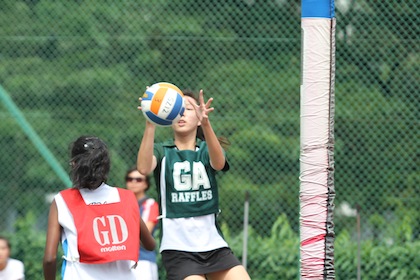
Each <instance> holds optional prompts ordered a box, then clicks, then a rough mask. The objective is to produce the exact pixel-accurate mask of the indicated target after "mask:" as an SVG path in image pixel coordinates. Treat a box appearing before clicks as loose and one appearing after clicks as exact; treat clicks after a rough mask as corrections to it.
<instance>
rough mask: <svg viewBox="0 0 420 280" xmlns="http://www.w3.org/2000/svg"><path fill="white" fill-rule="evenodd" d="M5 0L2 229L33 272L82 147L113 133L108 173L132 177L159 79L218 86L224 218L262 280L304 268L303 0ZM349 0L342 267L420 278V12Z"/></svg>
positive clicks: (343, 51)
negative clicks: (74, 151)
mask: <svg viewBox="0 0 420 280" xmlns="http://www.w3.org/2000/svg"><path fill="white" fill-rule="evenodd" d="M0 3H1V4H0V6H1V8H0V26H1V28H0V39H1V40H0V62H1V63H0V85H1V86H2V88H3V89H1V96H2V101H3V102H2V106H1V107H0V110H1V111H0V120H1V122H0V134H1V137H0V166H1V168H0V234H3V235H7V236H9V237H10V238H11V241H12V245H13V248H12V250H13V251H12V256H13V257H16V258H18V259H21V260H23V261H24V262H25V267H26V274H27V279H31V280H32V279H35V280H36V279H41V278H42V272H41V271H42V270H41V267H42V255H43V246H44V243H45V229H46V222H47V215H48V207H49V204H50V201H51V195H52V194H54V193H56V192H58V191H59V190H62V189H63V188H65V187H66V186H67V182H68V181H66V179H67V178H66V176H67V175H66V172H67V171H68V162H67V161H68V157H69V156H68V154H69V153H68V145H69V143H70V142H71V141H73V140H74V139H75V138H77V137H78V136H79V135H82V134H91V135H96V136H99V137H100V138H102V139H104V140H105V141H106V142H107V144H108V146H109V147H110V149H111V157H112V167H111V174H110V179H109V181H108V183H109V184H111V185H116V186H122V187H123V186H124V180H123V179H124V178H123V177H124V175H125V171H126V169H128V168H129V167H131V166H132V165H133V164H134V163H135V161H136V156H137V149H138V146H139V143H140V140H141V137H142V131H143V129H144V118H143V116H142V115H141V112H140V111H138V110H137V106H138V104H139V103H138V98H139V97H140V96H141V95H142V93H143V91H144V89H145V87H146V86H147V85H151V84H153V83H155V82H159V81H167V82H172V83H174V84H176V85H178V86H179V87H180V88H191V89H193V90H195V91H198V90H199V89H201V88H203V89H204V92H205V96H206V97H213V98H214V102H213V105H214V107H215V111H214V113H212V115H211V118H212V124H213V126H214V128H215V130H216V132H217V134H219V135H224V136H227V137H228V138H229V140H230V142H231V146H230V148H229V150H228V157H229V160H230V165H231V170H230V171H229V172H228V173H226V174H223V175H221V176H220V178H219V179H220V181H221V184H220V185H221V186H220V187H221V194H220V200H221V209H222V212H221V214H220V220H221V222H222V224H223V226H222V228H223V231H224V234H225V236H226V238H227V240H228V241H229V243H230V245H231V246H232V248H233V249H234V251H235V253H236V254H237V255H238V256H239V258H240V259H242V258H243V257H245V255H246V257H247V268H248V271H249V273H250V275H251V277H252V279H276V280H277V279H297V278H298V277H299V109H300V108H299V107H300V98H299V96H300V93H299V90H300V53H301V49H300V46H301V34H300V33H301V29H300V3H299V1H252V0H249V1H245V0H235V1H230V0H226V1H209V0H202V1H192V0H177V1H152V0H143V1H134V0H131V1H130V0H127V1H86V0H74V1H54V0H3V1H0ZM336 8H337V9H336V17H337V33H336V40H337V41H336V43H337V46H336V70H337V73H336V119H335V136H336V139H335V140H336V144H335V167H336V170H335V189H336V192H337V194H336V200H335V204H336V211H335V232H336V242H335V260H336V262H335V263H336V275H337V276H336V278H337V279H344V280H348V279H356V275H361V276H362V278H363V279H420V271H419V268H418V264H419V257H418V256H419V255H418V251H419V250H420V241H419V234H420V223H419V221H420V214H419V213H420V209H419V205H420V203H419V201H420V196H419V191H420V189H419V183H420V182H419V170H418V164H419V159H418V157H419V140H418V139H419V134H418V131H419V109H420V108H419V92H418V91H419V88H420V85H419V81H420V77H419V73H420V71H419V70H420V69H419V66H420V60H419V54H420V50H419V46H420V44H419V43H420V42H419V34H420V30H419V26H420V24H419V11H420V8H419V6H418V3H417V2H416V1H414V0H407V1H396V0H389V1H363V0H358V1H353V0H337V1H336ZM169 137H171V132H170V129H166V128H159V129H158V131H157V138H158V140H159V139H161V140H163V139H166V138H169ZM67 180H68V179H67ZM246 194H249V227H250V228H249V229H248V230H247V232H248V235H247V240H248V246H247V247H246V248H244V247H243V236H244V235H243V232H244V223H243V221H244V208H245V196H246ZM151 195H152V196H154V195H156V192H155V191H152V192H151ZM160 270H161V278H162V279H164V278H163V277H164V276H163V275H164V272H163V269H162V267H161V266H160Z"/></svg>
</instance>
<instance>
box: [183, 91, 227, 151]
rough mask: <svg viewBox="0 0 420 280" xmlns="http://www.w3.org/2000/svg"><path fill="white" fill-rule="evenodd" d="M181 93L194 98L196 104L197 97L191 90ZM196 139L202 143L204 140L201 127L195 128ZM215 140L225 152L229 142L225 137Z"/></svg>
mask: <svg viewBox="0 0 420 280" xmlns="http://www.w3.org/2000/svg"><path fill="white" fill-rule="evenodd" d="M182 93H183V94H184V96H189V97H192V98H194V100H195V101H196V102H197V103H198V97H197V95H196V94H195V93H194V92H193V91H192V90H191V89H184V90H183V91H182ZM197 138H198V139H200V140H203V141H205V140H206V139H205V138H204V132H203V128H202V127H201V125H200V126H198V127H197ZM217 139H218V140H219V143H220V145H221V146H222V147H223V149H225V150H226V149H227V148H228V147H229V146H230V142H229V140H228V139H227V138H226V137H225V136H219V137H217Z"/></svg>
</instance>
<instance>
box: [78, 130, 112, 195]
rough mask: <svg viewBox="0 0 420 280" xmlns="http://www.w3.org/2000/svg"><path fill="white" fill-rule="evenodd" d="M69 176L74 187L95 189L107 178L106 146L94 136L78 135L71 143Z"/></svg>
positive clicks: (108, 163) (108, 167)
mask: <svg viewBox="0 0 420 280" xmlns="http://www.w3.org/2000/svg"><path fill="white" fill-rule="evenodd" d="M70 158H71V159H70V166H71V172H70V177H71V180H72V182H73V185H74V187H75V188H78V189H83V188H86V189H91V190H93V189H96V188H97V187H99V186H100V185H101V183H102V182H105V181H106V180H107V178H108V173H109V170H110V167H111V161H110V158H109V153H108V147H107V146H106V144H105V143H104V142H103V141H102V140H101V139H99V138H98V137H95V136H80V137H79V138H77V139H76V141H74V142H73V143H72V144H71V152H70Z"/></svg>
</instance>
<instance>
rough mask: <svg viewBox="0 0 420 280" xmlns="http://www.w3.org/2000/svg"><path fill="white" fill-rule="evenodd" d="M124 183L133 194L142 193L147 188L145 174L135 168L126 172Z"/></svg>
mask: <svg viewBox="0 0 420 280" xmlns="http://www.w3.org/2000/svg"><path fill="white" fill-rule="evenodd" d="M125 184H126V186H127V189H128V190H130V191H132V192H133V193H134V194H141V193H144V192H146V189H147V182H146V176H144V175H143V174H141V173H140V172H138V171H137V170H134V171H131V172H130V173H128V175H127V177H126V178H125Z"/></svg>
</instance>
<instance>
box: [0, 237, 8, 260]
mask: <svg viewBox="0 0 420 280" xmlns="http://www.w3.org/2000/svg"><path fill="white" fill-rule="evenodd" d="M9 256H10V249H9V246H7V242H6V240H3V239H0V265H2V264H5V263H6V262H7V260H8V259H9Z"/></svg>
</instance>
